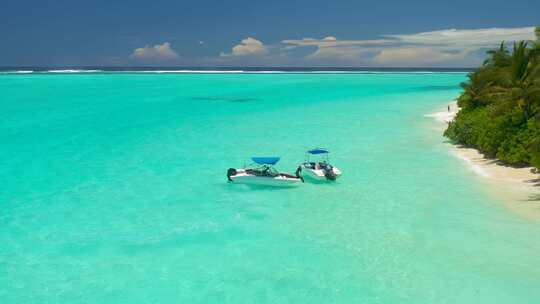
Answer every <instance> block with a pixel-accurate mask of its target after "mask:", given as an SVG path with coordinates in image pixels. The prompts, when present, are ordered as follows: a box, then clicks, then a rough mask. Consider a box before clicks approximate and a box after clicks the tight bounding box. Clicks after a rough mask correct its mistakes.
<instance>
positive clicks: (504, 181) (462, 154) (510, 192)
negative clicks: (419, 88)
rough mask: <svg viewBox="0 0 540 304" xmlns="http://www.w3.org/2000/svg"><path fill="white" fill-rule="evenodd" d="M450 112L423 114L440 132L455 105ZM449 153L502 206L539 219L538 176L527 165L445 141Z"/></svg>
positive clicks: (455, 107) (452, 105) (450, 119)
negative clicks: (480, 180)
mask: <svg viewBox="0 0 540 304" xmlns="http://www.w3.org/2000/svg"><path fill="white" fill-rule="evenodd" d="M449 106H450V111H448V109H443V110H442V111H439V112H435V113H432V114H427V115H425V116H427V117H432V118H434V119H435V120H436V121H438V122H440V123H441V131H442V129H443V128H444V127H446V125H447V124H448V123H449V122H450V121H452V120H453V119H454V117H455V116H456V114H457V112H458V111H459V108H458V107H457V103H456V102H455V101H454V102H451V103H450V104H449ZM449 149H450V153H451V154H452V155H454V156H455V157H457V158H459V159H461V160H463V162H464V163H466V164H467V165H468V166H469V168H470V169H471V170H472V171H473V172H475V173H476V174H477V175H478V176H479V177H482V178H483V179H484V181H485V182H486V183H488V185H489V186H490V192H491V193H493V194H494V195H495V196H497V198H500V199H502V201H503V202H504V204H505V206H506V207H508V208H509V209H511V210H512V211H514V212H516V213H517V214H519V215H520V216H523V217H526V218H529V219H536V220H540V201H537V200H534V199H533V198H536V197H540V186H537V184H540V180H539V179H540V175H539V174H535V173H532V172H531V169H532V168H531V167H527V168H514V167H509V166H505V165H502V164H500V163H499V162H498V161H497V160H496V159H487V158H485V157H484V156H483V155H482V154H481V153H479V152H478V151H477V150H476V149H472V148H466V147H461V146H457V145H452V144H449Z"/></svg>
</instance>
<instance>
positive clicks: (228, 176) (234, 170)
mask: <svg viewBox="0 0 540 304" xmlns="http://www.w3.org/2000/svg"><path fill="white" fill-rule="evenodd" d="M235 175H236V169H235V168H229V170H227V179H228V180H229V181H230V182H232V181H233V180H232V179H231V176H235Z"/></svg>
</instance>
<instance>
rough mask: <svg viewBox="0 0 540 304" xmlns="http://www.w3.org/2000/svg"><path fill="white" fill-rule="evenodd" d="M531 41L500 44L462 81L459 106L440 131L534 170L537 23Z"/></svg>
mask: <svg viewBox="0 0 540 304" xmlns="http://www.w3.org/2000/svg"><path fill="white" fill-rule="evenodd" d="M535 33H536V37H537V40H536V41H521V42H516V43H514V45H513V47H512V50H511V51H509V49H508V47H507V46H506V44H505V43H504V42H503V43H501V45H500V47H499V48H498V49H495V50H491V51H489V52H488V59H487V60H486V61H485V62H484V64H483V65H482V66H481V67H480V68H478V69H477V70H476V71H474V72H472V73H471V74H469V76H468V77H469V80H468V81H467V82H465V83H462V87H463V89H464V92H463V93H462V94H461V96H460V97H459V98H458V106H459V107H460V108H461V110H460V111H459V113H458V114H457V116H456V119H455V120H454V121H453V122H451V123H450V124H449V126H448V129H446V131H445V132H444V135H445V136H447V137H448V138H450V139H452V140H454V141H455V142H456V143H459V144H463V145H466V146H470V147H474V148H476V149H478V150H479V151H480V152H482V153H484V155H486V156H487V157H492V158H495V157H496V158H498V159H500V160H501V161H503V162H505V163H507V164H510V165H515V166H527V165H533V166H535V167H536V168H540V27H537V28H536V31H535Z"/></svg>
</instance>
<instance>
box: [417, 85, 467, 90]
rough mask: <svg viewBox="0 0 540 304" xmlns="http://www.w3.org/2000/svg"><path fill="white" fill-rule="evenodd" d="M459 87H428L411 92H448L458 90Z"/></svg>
mask: <svg viewBox="0 0 540 304" xmlns="http://www.w3.org/2000/svg"><path fill="white" fill-rule="evenodd" d="M459 89H460V87H459V86H456V85H430V86H422V87H416V88H413V89H412V90H413V91H450V90H459Z"/></svg>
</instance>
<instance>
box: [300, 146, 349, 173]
mask: <svg viewBox="0 0 540 304" xmlns="http://www.w3.org/2000/svg"><path fill="white" fill-rule="evenodd" d="M329 154H330V151H328V149H324V148H315V149H311V150H308V151H306V160H305V161H304V162H303V163H302V164H300V167H298V168H299V169H300V170H301V172H302V176H307V177H310V178H312V179H315V180H321V181H322V180H329V181H335V180H336V179H337V178H338V177H340V176H341V171H340V170H339V169H338V168H336V167H334V166H333V165H331V164H330V157H329Z"/></svg>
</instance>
